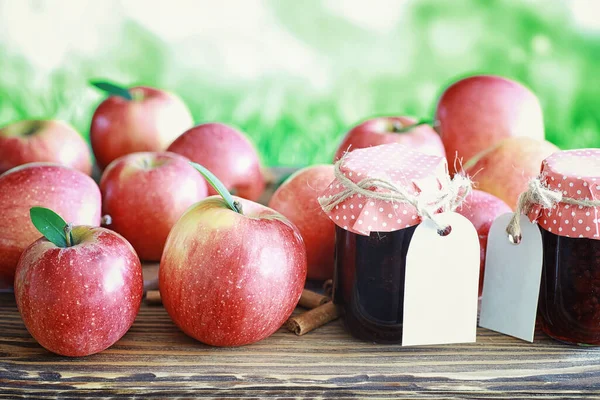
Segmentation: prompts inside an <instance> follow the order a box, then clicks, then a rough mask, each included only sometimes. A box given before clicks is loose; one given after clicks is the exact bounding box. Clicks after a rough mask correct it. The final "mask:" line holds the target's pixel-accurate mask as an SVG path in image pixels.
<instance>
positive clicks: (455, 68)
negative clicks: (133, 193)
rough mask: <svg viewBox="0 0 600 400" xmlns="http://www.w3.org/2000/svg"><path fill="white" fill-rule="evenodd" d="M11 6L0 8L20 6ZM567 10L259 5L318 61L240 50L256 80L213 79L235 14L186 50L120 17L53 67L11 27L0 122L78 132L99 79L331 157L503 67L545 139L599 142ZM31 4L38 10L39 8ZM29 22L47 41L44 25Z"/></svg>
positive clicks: (283, 160)
mask: <svg viewBox="0 0 600 400" xmlns="http://www.w3.org/2000/svg"><path fill="white" fill-rule="evenodd" d="M8 1H9V0H0V5H1V6H3V7H4V8H5V9H7V7H11V6H14V4H15V3H18V2H13V3H12V5H11V4H10V3H9V2H8ZM594 1H595V0H590V4H592V3H593V2H594ZM42 3H44V2H42ZM175 3H177V2H175ZM202 4H203V7H210V3H202ZM568 5H569V4H568V0H564V1H559V0H547V1H545V0H544V1H531V0H529V1H525V0H523V1H517V0H514V1H513V0H511V1H509V0H489V1H484V0H453V1H432V0H419V1H404V2H403V7H402V11H401V17H399V18H398V19H397V21H396V22H394V23H391V24H389V23H388V26H387V28H386V29H385V30H383V31H382V30H377V29H370V28H369V27H368V26H367V27H365V25H364V24H362V25H361V24H357V23H356V22H355V21H353V20H352V19H351V18H346V17H344V16H341V15H340V14H339V13H336V12H333V11H332V9H331V7H330V6H327V4H326V2H322V1H318V0H305V1H301V2H297V1H275V0H273V1H262V2H260V3H256V5H255V6H256V7H262V9H264V10H263V11H264V13H266V14H267V15H268V16H269V21H270V24H275V25H277V28H278V30H277V32H279V33H278V35H285V37H291V38H292V39H293V41H294V43H299V44H300V45H301V47H302V49H308V50H307V51H308V52H309V54H310V55H311V57H312V60H313V61H312V63H309V64H308V66H307V67H306V68H304V67H303V66H299V67H298V71H297V72H295V73H290V72H289V71H288V70H289V68H288V70H285V69H283V70H281V71H280V70H278V69H277V68H272V65H271V64H273V63H274V61H273V60H277V57H278V55H277V54H276V53H277V49H275V50H270V53H268V54H266V53H264V54H263V53H261V52H260V51H259V52H255V53H252V54H240V56H239V65H238V66H237V68H242V70H243V68H244V64H245V63H248V61H249V59H248V57H251V60H250V61H252V62H253V65H257V61H260V58H261V57H265V58H266V60H267V61H265V65H266V67H265V71H264V72H261V71H260V70H259V71H258V72H255V73H254V74H253V75H252V77H251V78H247V77H246V78H240V77H239V76H236V74H229V75H225V76H224V75H223V73H220V71H222V70H223V68H224V67H223V65H222V64H223V57H222V55H223V54H226V55H227V56H228V57H229V58H228V59H231V57H233V58H234V60H235V57H236V54H235V51H238V49H239V46H237V47H236V46H233V47H232V48H231V51H229V49H228V46H230V45H231V43H232V42H233V43H237V42H236V40H237V41H239V43H241V46H244V43H245V42H244V35H245V33H244V32H237V31H236V22H235V18H244V15H234V16H233V17H232V21H229V22H228V21H227V20H224V21H223V24H224V26H225V28H224V30H223V32H225V33H217V34H215V35H213V36H212V37H209V38H208V39H207V38H206V37H204V38H203V39H202V40H198V42H197V43H195V42H194V37H188V38H185V40H183V41H184V42H185V45H186V46H187V47H183V48H184V49H186V48H192V49H194V51H193V52H188V53H189V56H188V54H186V51H185V50H181V48H182V44H181V42H182V40H179V41H172V40H171V41H170V40H166V39H165V38H163V37H161V36H160V35H159V34H157V33H156V32H155V31H154V30H152V29H149V28H148V26H147V25H144V24H141V23H139V21H137V20H135V19H132V18H128V16H127V13H126V12H122V14H123V15H121V17H120V18H119V19H118V22H115V23H114V24H113V25H111V27H110V30H111V34H110V35H107V37H106V43H104V45H103V46H101V47H100V48H101V50H100V51H99V52H98V53H94V54H89V52H88V53H86V54H83V55H82V54H80V53H81V52H79V53H78V52H77V51H73V52H69V53H67V57H65V59H63V60H62V61H61V62H60V63H59V64H58V65H55V66H53V67H52V68H43V67H44V65H43V58H42V63H41V64H40V61H39V60H38V61H37V62H32V61H31V60H30V58H31V57H29V56H28V55H27V54H22V52H20V49H19V48H18V46H14V45H13V46H11V43H12V42H14V41H15V40H16V39H15V38H16V36H15V35H17V34H18V33H15V32H11V31H10V30H9V31H6V30H4V31H2V30H0V34H1V35H2V36H1V37H0V124H6V123H9V122H11V121H15V120H19V119H26V118H61V119H65V120H67V121H69V122H70V123H72V124H73V125H74V126H75V127H76V128H77V129H78V130H79V131H80V132H81V134H82V135H84V136H87V135H88V134H89V132H88V130H89V123H90V119H91V115H92V113H93V111H94V109H95V107H96V106H97V105H98V103H99V102H100V101H101V100H102V94H100V93H98V92H97V91H95V90H94V89H92V88H90V87H89V85H88V82H89V80H91V79H96V78H106V79H109V80H113V81H116V82H121V83H123V84H127V85H134V84H145V85H151V86H156V87H161V88H165V89H168V90H172V91H174V92H176V93H177V94H179V95H180V96H181V97H182V98H183V99H184V101H185V102H186V103H187V104H188V106H189V107H190V109H191V111H192V114H193V116H194V119H195V121H196V122H197V123H202V122H209V121H220V122H224V123H229V124H232V125H234V126H237V127H239V128H240V129H241V130H243V131H244V132H246V133H247V134H248V136H249V137H250V138H251V140H252V141H253V142H254V143H255V144H256V146H257V147H258V149H259V152H260V154H261V156H262V158H263V162H264V163H265V164H266V165H268V166H274V165H294V166H300V165H307V164H312V163H320V162H330V161H331V157H332V154H333V152H334V150H335V148H336V146H337V144H338V142H339V140H340V138H341V136H342V135H343V134H344V133H345V132H346V131H347V130H348V129H349V128H350V127H351V126H353V125H354V124H356V123H357V122H359V121H361V120H363V119H366V118H368V117H370V116H373V115H382V114H408V115H414V116H418V117H428V116H432V115H433V111H434V108H435V103H436V99H437V97H438V96H439V94H440V93H441V91H442V90H443V89H444V88H445V87H446V86H447V85H448V84H450V83H451V82H453V81H455V80H457V79H459V78H461V77H464V76H467V75H471V74H498V75H503V76H506V77H509V78H512V79H516V80H518V81H520V82H522V83H524V84H525V85H527V86H528V87H530V88H531V89H532V90H533V91H534V92H535V93H536V94H537V96H538V97H539V99H540V101H541V103H542V107H543V110H544V119H545V125H546V137H547V139H548V140H550V141H552V142H554V143H555V144H557V145H558V146H559V147H561V148H564V149H567V148H580V147H600V113H599V110H600V74H599V72H600V70H599V66H598V62H599V61H600V35H599V32H598V30H594V29H590V28H589V27H582V26H581V25H580V24H578V22H577V21H576V19H574V18H573V16H572V15H571V13H570V12H569V7H568ZM233 6H235V3H233ZM253 6H254V5H253ZM592 6H593V4H592ZM31 7H32V9H34V11H35V12H37V13H40V15H42V16H43V13H44V12H45V9H44V7H41V9H37V8H36V7H38V6H36V5H35V4H34V5H32V6H31ZM46 7H47V6H46ZM190 7H193V6H190ZM379 7H385V5H383V6H382V5H379ZM592 8H593V7H592ZM262 9H261V10H262ZM9 11H10V10H9ZM592 11H593V10H590V12H592ZM65 12H68V10H67V9H65ZM116 12H121V11H119V10H118V7H117V10H116V11H115V13H116ZM181 12H182V13H186V12H188V13H189V12H195V13H200V12H202V9H201V8H200V9H198V8H191V9H190V10H181ZM232 13H235V8H232ZM384 15H385V13H384ZM115 20H116V18H115ZM19 22H22V23H23V24H24V25H27V21H19ZM371 22H373V21H371ZM58 23H60V21H57V24H58ZM93 23H94V22H93V21H92V22H90V24H89V26H90V27H91V26H92V25H93ZM174 23H176V22H174ZM374 24H375V26H376V24H377V21H374ZM84 25H85V24H84ZM596 28H597V26H596ZM29 29H31V31H32V33H31V34H32V35H39V40H41V41H42V43H41V44H40V46H44V45H45V44H44V43H43V41H44V33H43V32H36V31H35V26H30V27H29ZM198 29H200V30H201V27H200V28H198ZM261 29H262V28H261V27H258V28H257V32H258V38H259V39H257V40H258V41H259V42H260V41H261V40H264V41H265V42H269V41H273V40H277V37H274V36H273V34H271V33H265V35H264V36H260V34H261V32H262V31H261ZM69 34H70V35H78V34H79V33H78V32H76V31H73V32H69ZM11 35H12V36H11ZM68 37H69V36H68V35H67V39H65V40H68ZM79 43H81V41H80V42H79ZM261 43H262V42H260V43H259V44H255V47H256V46H258V47H257V48H262V47H260V46H262V44H261ZM84 44H85V42H84ZM49 45H50V44H49ZM63 47H64V46H63ZM176 49H180V50H179V51H176ZM231 52H233V53H234V54H233V55H232V54H231ZM192 53H193V54H192ZM215 54H216V56H215ZM288 55H289V54H288ZM282 57H286V55H285V54H283V55H282ZM299 57H300V56H299ZM282 60H283V61H285V60H284V59H282ZM229 62H231V61H229ZM196 63H197V65H198V67H196ZM40 65H41V66H40ZM258 65H260V63H258ZM322 65H325V66H326V67H323V68H321V66H322ZM253 68H254V69H256V68H255V67H253ZM323 82H325V83H323Z"/></svg>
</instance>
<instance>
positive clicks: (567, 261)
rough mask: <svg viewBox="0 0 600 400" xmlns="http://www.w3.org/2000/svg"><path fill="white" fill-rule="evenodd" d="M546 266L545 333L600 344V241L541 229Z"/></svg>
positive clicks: (542, 303)
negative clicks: (556, 233)
mask: <svg viewBox="0 0 600 400" xmlns="http://www.w3.org/2000/svg"><path fill="white" fill-rule="evenodd" d="M540 230H541V232H542V240H543V244H544V264H543V268H542V281H541V286H540V299H539V303H538V304H539V305H538V314H539V317H540V318H539V321H540V323H541V327H542V330H543V331H544V332H545V333H546V334H547V335H549V336H550V337H552V338H554V339H557V340H560V341H563V342H567V343H571V344H579V345H593V346H599V345H600V240H594V239H587V238H568V237H564V236H558V235H555V234H554V233H551V232H548V231H546V230H545V229H543V228H540Z"/></svg>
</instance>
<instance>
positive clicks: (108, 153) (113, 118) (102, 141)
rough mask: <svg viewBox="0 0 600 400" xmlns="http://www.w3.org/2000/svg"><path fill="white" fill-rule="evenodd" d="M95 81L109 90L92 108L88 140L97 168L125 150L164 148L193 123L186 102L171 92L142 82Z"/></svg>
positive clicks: (100, 86)
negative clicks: (124, 84)
mask: <svg viewBox="0 0 600 400" xmlns="http://www.w3.org/2000/svg"><path fill="white" fill-rule="evenodd" d="M95 85H96V86H97V87H99V88H101V89H103V90H106V91H107V92H109V93H110V94H112V95H111V96H110V97H108V98H107V99H106V100H104V101H103V102H102V103H101V104H100V105H99V106H98V108H97V109H96V111H95V112H94V115H93V117H92V124H91V128H90V141H91V143H92V149H93V150H94V155H95V156H96V161H97V163H98V166H99V167H100V169H104V168H106V166H107V165H108V164H110V163H111V162H112V161H113V160H115V159H117V158H119V157H121V156H124V155H125V154H129V153H135V152H140V151H164V150H165V149H166V148H167V147H168V146H169V145H170V144H171V142H173V140H175V138H177V137H178V136H179V135H180V134H181V133H182V132H184V131H185V130H186V129H188V128H189V127H191V126H192V125H193V124H194V121H193V120H192V115H191V114H190V111H189V110H188V108H187V106H186V105H185V104H184V103H183V101H181V99H180V98H179V97H177V96H176V95H175V94H173V93H169V92H167V91H164V90H160V89H155V88H151V87H146V86H138V87H133V88H131V89H128V90H127V89H123V88H119V87H117V86H115V85H112V84H107V83H105V82H100V83H95Z"/></svg>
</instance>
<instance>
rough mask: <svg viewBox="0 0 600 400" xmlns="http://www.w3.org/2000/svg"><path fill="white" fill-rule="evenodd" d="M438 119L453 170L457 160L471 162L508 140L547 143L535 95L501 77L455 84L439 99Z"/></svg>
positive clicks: (471, 78) (484, 77)
mask: <svg viewBox="0 0 600 400" xmlns="http://www.w3.org/2000/svg"><path fill="white" fill-rule="evenodd" d="M435 118H436V120H437V121H438V124H439V126H438V131H439V132H440V136H441V137H442V141H443V142H444V146H445V148H446V157H447V159H448V162H449V164H450V166H453V165H454V164H455V161H457V157H458V160H461V161H462V162H467V161H468V160H469V159H470V158H472V157H473V156H475V155H476V154H477V153H479V152H481V151H483V150H485V149H487V148H489V147H490V146H493V145H495V144H497V143H498V142H499V141H501V140H502V139H505V138H509V137H530V138H533V139H538V140H543V139H544V120H543V116H542V109H541V107H540V103H539V101H538V99H537V97H536V96H535V94H533V93H532V92H531V91H530V90H529V89H527V88H526V87H525V86H523V85H521V84H520V83H518V82H515V81H513V80H510V79H507V78H503V77H500V76H492V75H483V76H472V77H469V78H465V79H461V80H459V81H457V82H455V83H454V84H452V85H451V86H450V87H448V88H447V89H446V90H445V91H444V93H443V94H442V95H441V97H440V98H439V100H438V103H437V109H436V113H435ZM456 166H457V167H459V166H460V163H458V162H457V163H456Z"/></svg>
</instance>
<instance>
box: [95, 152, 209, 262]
mask: <svg viewBox="0 0 600 400" xmlns="http://www.w3.org/2000/svg"><path fill="white" fill-rule="evenodd" d="M100 190H101V192H102V210H103V212H102V213H103V214H108V215H110V217H111V218H110V219H111V223H110V226H109V227H110V229H112V230H114V231H116V232H118V233H120V234H121V235H123V236H124V237H125V238H126V239H127V240H128V241H129V242H130V243H131V244H132V245H133V248H134V249H135V251H136V252H137V254H138V255H139V257H140V258H141V259H142V260H149V261H160V256H161V254H162V251H163V248H164V246H165V242H166V241H167V236H168V235H169V232H170V231H171V228H172V227H173V225H175V222H177V220H178V219H179V217H181V215H182V214H183V213H184V212H185V210H187V208H188V207H189V206H191V205H192V204H194V203H197V202H198V201H200V200H202V199H204V198H205V197H206V195H207V188H206V182H205V181H204V178H202V176H201V175H200V174H198V172H196V170H195V169H194V168H193V167H192V166H191V165H190V164H189V160H187V159H186V158H185V157H182V156H180V155H178V154H174V153H167V152H164V153H133V154H128V155H126V156H123V157H120V158H118V159H116V160H115V161H113V162H112V163H111V164H110V165H109V166H108V167H107V168H106V170H104V174H103V175H102V179H101V180H100Z"/></svg>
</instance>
